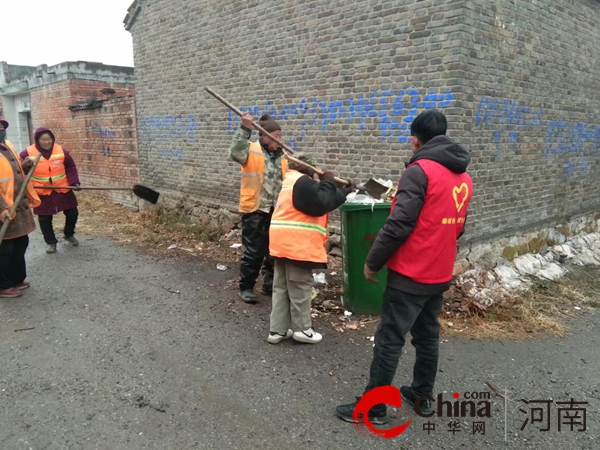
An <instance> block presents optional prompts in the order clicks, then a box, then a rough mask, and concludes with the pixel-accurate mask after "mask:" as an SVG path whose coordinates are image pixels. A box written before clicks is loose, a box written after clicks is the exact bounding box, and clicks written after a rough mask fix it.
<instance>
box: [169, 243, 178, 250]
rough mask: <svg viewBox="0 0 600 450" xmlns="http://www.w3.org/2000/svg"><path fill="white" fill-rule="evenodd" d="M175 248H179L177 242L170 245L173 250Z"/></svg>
mask: <svg viewBox="0 0 600 450" xmlns="http://www.w3.org/2000/svg"><path fill="white" fill-rule="evenodd" d="M174 248H177V244H171V245H169V250H173V249H174Z"/></svg>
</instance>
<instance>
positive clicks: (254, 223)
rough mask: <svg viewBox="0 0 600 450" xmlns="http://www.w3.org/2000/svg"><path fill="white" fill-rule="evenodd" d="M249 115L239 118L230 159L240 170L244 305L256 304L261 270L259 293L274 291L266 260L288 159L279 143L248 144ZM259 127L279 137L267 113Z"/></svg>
mask: <svg viewBox="0 0 600 450" xmlns="http://www.w3.org/2000/svg"><path fill="white" fill-rule="evenodd" d="M252 121H253V119H252V116H251V115H250V114H248V113H246V114H244V115H243V116H242V126H241V127H240V129H239V130H238V131H237V132H236V134H235V136H234V137H233V143H232V145H231V148H230V149H229V156H230V158H231V159H232V160H233V161H235V162H237V163H239V164H240V165H241V166H242V168H241V172H242V173H241V183H240V209H239V210H240V213H241V214H242V244H243V248H244V253H243V255H242V261H241V263H240V282H239V287H240V296H241V297H242V300H244V301H245V302H247V303H256V301H257V297H256V294H255V293H254V285H255V284H256V279H257V278H258V275H259V273H260V271H261V267H262V275H263V284H262V294H264V295H271V293H272V291H273V259H272V258H271V257H269V225H270V223H271V216H272V215H273V208H274V207H275V203H276V201H277V195H278V194H279V191H280V190H281V182H282V180H283V177H284V175H285V173H286V171H287V160H285V159H282V158H281V157H282V156H283V151H282V150H281V148H280V146H279V144H278V143H277V142H275V141H273V140H272V139H270V138H269V137H268V136H266V135H262V133H261V134H259V139H258V141H257V142H250V136H251V135H252ZM259 124H260V125H261V127H262V128H263V129H265V130H266V131H267V132H269V133H271V134H272V135H273V136H275V137H276V138H278V139H279V138H281V127H280V126H279V124H278V123H277V122H276V121H275V120H273V119H272V118H271V116H269V115H268V114H265V115H263V116H262V117H261V118H260V120H259Z"/></svg>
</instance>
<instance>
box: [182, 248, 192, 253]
mask: <svg viewBox="0 0 600 450" xmlns="http://www.w3.org/2000/svg"><path fill="white" fill-rule="evenodd" d="M181 250H183V251H185V252H188V253H194V250H192V249H191V248H182V249H181Z"/></svg>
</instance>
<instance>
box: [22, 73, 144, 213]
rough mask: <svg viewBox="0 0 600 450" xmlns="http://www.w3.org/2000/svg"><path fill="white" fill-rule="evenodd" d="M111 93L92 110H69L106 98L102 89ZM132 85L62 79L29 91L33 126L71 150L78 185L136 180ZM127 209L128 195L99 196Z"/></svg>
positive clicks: (112, 184) (124, 183) (124, 184)
mask: <svg viewBox="0 0 600 450" xmlns="http://www.w3.org/2000/svg"><path fill="white" fill-rule="evenodd" d="M107 88H110V89H112V90H114V91H115V93H114V94H111V96H112V97H113V98H112V99H108V100H105V101H103V104H102V107H101V108H98V109H90V110H79V111H70V110H69V105H73V104H76V103H84V102H86V101H88V100H90V99H91V98H106V97H107V96H106V94H104V93H103V92H102V90H103V89H107ZM133 93H134V86H133V85H128V84H124V85H114V84H108V83H102V82H97V81H87V80H77V79H68V80H65V81H61V82H57V83H53V84H49V85H46V86H42V87H39V88H36V89H34V90H32V91H31V105H32V118H33V125H34V128H38V127H40V126H44V127H47V128H50V129H51V130H52V131H53V132H54V134H55V136H56V139H57V142H58V143H59V144H61V145H62V146H64V147H65V148H66V149H67V150H69V151H70V152H71V154H72V155H73V158H74V159H75V162H76V164H77V165H78V170H79V175H80V177H81V180H82V184H85V185H88V186H109V187H129V186H133V184H136V183H138V182H139V163H138V153H137V135H136V132H135V129H136V123H135V105H134V97H133ZM99 194H102V195H105V196H107V197H108V198H111V199H113V200H116V201H119V202H120V203H123V204H128V205H130V206H135V205H137V200H136V199H135V198H134V197H133V196H132V194H131V193H126V192H118V191H115V192H106V193H99Z"/></svg>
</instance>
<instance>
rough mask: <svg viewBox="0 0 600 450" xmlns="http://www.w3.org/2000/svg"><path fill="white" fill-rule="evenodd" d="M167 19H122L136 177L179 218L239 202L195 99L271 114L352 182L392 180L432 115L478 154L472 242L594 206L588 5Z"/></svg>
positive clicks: (209, 11) (598, 12)
mask: <svg viewBox="0 0 600 450" xmlns="http://www.w3.org/2000/svg"><path fill="white" fill-rule="evenodd" d="M166 5H167V2H166V1H164V0H163V1H160V0H156V1H152V2H149V1H146V0H138V1H137V2H136V8H134V9H135V14H133V13H131V14H132V16H131V17H130V18H126V23H127V26H128V28H129V29H130V31H131V32H132V35H133V43H134V57H135V66H136V79H137V82H136V106H137V116H138V135H139V145H140V164H141V175H140V176H141V178H142V180H143V181H144V182H147V183H152V185H154V186H156V187H157V188H158V189H160V190H161V191H163V194H166V199H167V200H168V201H170V202H171V203H172V204H177V205H179V206H182V207H183V208H184V209H185V210H187V211H189V212H191V213H196V212H202V211H203V210H204V209H203V207H206V206H210V207H213V208H221V209H235V208H236V204H237V198H238V183H239V167H238V166H236V165H235V164H234V163H232V162H229V161H228V160H227V148H228V146H229V144H230V141H231V137H232V133H233V132H234V130H235V129H236V127H237V126H238V125H239V121H238V120H237V118H236V117H234V116H233V115H232V114H230V113H228V112H227V110H226V109H225V108H224V107H223V106H222V105H220V104H219V103H217V102H216V101H215V100H214V99H212V98H211V97H209V96H208V94H206V93H205V92H204V90H203V87H204V86H205V85H208V86H211V87H213V88H214V89H215V90H217V91H218V92H220V93H221V94H222V95H224V96H226V97H227V98H228V99H229V100H230V101H232V102H233V103H234V104H236V105H238V106H240V107H241V108H242V109H243V110H249V111H251V112H252V113H253V114H254V115H259V114H261V113H262V112H264V111H268V112H270V113H271V114H272V115H274V116H276V117H277V118H278V119H279V120H280V121H281V123H282V125H283V135H284V139H286V140H287V141H288V144H290V145H291V146H292V147H295V148H297V149H302V150H305V151H310V152H313V153H315V156H316V160H317V162H318V164H319V165H320V166H322V167H325V168H328V169H331V170H334V171H336V172H337V173H339V174H341V175H342V176H345V177H350V178H353V179H355V180H358V181H366V180H367V179H368V178H369V177H370V176H371V175H375V176H378V177H383V178H390V179H397V178H398V176H399V175H400V173H401V171H402V168H403V164H402V162H403V161H405V160H406V159H407V158H408V157H409V156H410V150H409V138H408V136H409V126H410V121H411V120H412V118H414V117H415V116H416V115H417V114H418V113H419V112H421V111H422V110H424V109H427V108H433V107H436V108H438V109H440V110H442V111H443V112H444V113H445V114H446V115H447V116H448V119H449V122H450V131H449V134H450V135H451V136H452V137H454V138H456V139H457V140H458V141H460V142H463V143H465V144H467V145H468V146H469V147H470V148H471V149H472V151H473V165H472V167H471V173H472V175H473V177H474V181H475V196H474V203H473V207H472V209H471V214H470V218H469V227H468V235H467V236H468V237H470V238H471V239H481V238H487V237H491V236H494V235H496V234H503V233H508V232H511V230H513V229H515V228H516V227H519V228H522V227H533V226H537V225H538V224H539V223H540V222H542V221H557V220H560V219H561V218H563V217H564V216H565V215H573V214H580V213H585V212H589V211H592V210H597V209H598V207H599V206H600V195H599V194H600V183H599V182H598V181H597V180H598V179H599V175H600V173H599V169H598V164H597V163H598V161H599V159H598V158H599V156H598V147H599V146H600V129H599V128H598V124H599V123H600V116H599V111H598V108H597V105H598V104H600V97H599V95H600V94H599V91H598V89H597V86H598V85H600V80H599V78H598V77H599V71H598V70H597V61H598V58H599V56H600V55H599V54H598V53H599V50H598V47H597V46H595V45H594V42H598V39H599V38H600V19H599V18H600V4H599V3H598V2H594V1H591V0H587V1H585V0H580V1H569V0H560V1H557V2H554V3H553V5H557V6H553V7H548V6H544V5H542V4H540V3H539V2H538V3H536V4H535V5H530V4H529V3H526V2H518V3H517V2H510V1H508V0H501V1H499V2H494V5H490V4H489V2H484V1H483V0H480V1H479V0H475V1H465V0H424V1H418V2H417V1H414V0H404V1H402V0H395V1H389V0H358V1H340V0H337V1H336V0H333V1H332V0H327V1H326V0H312V1H302V0H297V1H289V2H285V3H282V4H281V5H280V6H279V7H277V8H274V7H269V6H265V5H264V4H260V3H251V4H249V3H243V2H242V3H240V2H238V3H224V2H216V1H208V0H206V1H201V2H194V3H190V2H177V3H172V2H168V5H169V7H168V8H167V7H166ZM594 64H595V65H596V70H594V69H593V67H594ZM594 86H596V87H595V88H594ZM593 105H596V107H594V106H593ZM527 213H530V214H527Z"/></svg>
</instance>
